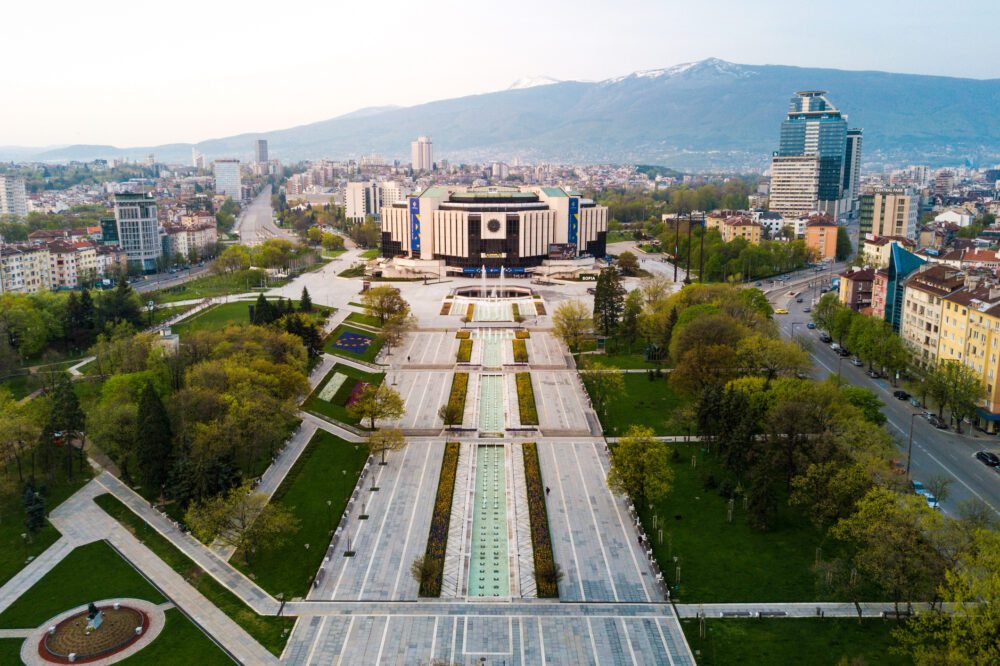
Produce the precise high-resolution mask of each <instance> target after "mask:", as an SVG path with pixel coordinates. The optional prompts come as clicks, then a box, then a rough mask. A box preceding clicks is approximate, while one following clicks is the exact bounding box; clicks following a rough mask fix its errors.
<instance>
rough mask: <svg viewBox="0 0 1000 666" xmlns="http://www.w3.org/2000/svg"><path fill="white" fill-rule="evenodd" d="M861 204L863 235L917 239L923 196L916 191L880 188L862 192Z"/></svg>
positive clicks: (860, 214) (860, 225)
mask: <svg viewBox="0 0 1000 666" xmlns="http://www.w3.org/2000/svg"><path fill="white" fill-rule="evenodd" d="M858 207H859V216H860V220H859V227H860V233H861V236H862V237H865V236H867V235H871V236H902V237H904V238H909V239H911V240H912V239H914V238H916V235H917V218H918V216H919V214H920V197H919V196H918V195H917V194H916V193H914V191H913V190H910V189H908V188H902V187H889V188H879V189H876V190H874V191H872V192H867V193H865V194H862V195H861V198H860V200H859V203H858Z"/></svg>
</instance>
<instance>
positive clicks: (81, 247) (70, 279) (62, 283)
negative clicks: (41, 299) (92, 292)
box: [48, 241, 100, 289]
mask: <svg viewBox="0 0 1000 666" xmlns="http://www.w3.org/2000/svg"><path fill="white" fill-rule="evenodd" d="M48 249H49V278H50V280H51V288H52V289H76V288H77V287H79V286H81V283H92V282H93V281H94V280H96V279H97V278H98V276H99V275H100V271H99V270H98V267H97V245H96V244H95V243H91V242H87V241H76V242H73V241H52V242H51V243H49V244H48Z"/></svg>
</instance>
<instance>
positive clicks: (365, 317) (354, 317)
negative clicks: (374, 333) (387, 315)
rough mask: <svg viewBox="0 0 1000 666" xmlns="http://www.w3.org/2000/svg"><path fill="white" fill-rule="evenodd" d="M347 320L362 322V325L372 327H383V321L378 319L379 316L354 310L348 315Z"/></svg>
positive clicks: (356, 322)
mask: <svg viewBox="0 0 1000 666" xmlns="http://www.w3.org/2000/svg"><path fill="white" fill-rule="evenodd" d="M347 321H349V322H353V323H355V324H360V325H362V326H371V327H372V328H382V322H380V321H379V320H378V317H376V316H374V315H370V314H362V313H360V312H352V313H351V314H349V315H347Z"/></svg>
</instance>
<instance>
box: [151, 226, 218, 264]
mask: <svg viewBox="0 0 1000 666" xmlns="http://www.w3.org/2000/svg"><path fill="white" fill-rule="evenodd" d="M163 231H164V232H165V233H166V235H167V242H168V248H169V252H170V256H171V257H172V258H173V260H177V259H182V260H183V259H188V258H191V257H196V256H199V257H200V256H204V255H205V254H206V252H211V251H214V250H215V245H216V243H218V241H219V237H218V232H217V231H216V228H215V220H214V219H213V220H212V221H211V222H201V223H189V224H175V223H170V222H168V223H166V224H164V225H163Z"/></svg>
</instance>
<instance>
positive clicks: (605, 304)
mask: <svg viewBox="0 0 1000 666" xmlns="http://www.w3.org/2000/svg"><path fill="white" fill-rule="evenodd" d="M624 309H625V288H624V287H623V286H622V281H621V277H620V276H619V275H618V272H617V271H615V270H614V269H612V268H605V269H604V270H602V271H601V272H600V274H599V275H598V276H597V285H596V287H595V289H594V325H595V326H596V327H597V330H599V331H600V332H601V334H602V335H605V336H611V335H613V334H614V332H615V331H616V330H617V329H618V322H619V320H620V319H621V317H622V312H623V310H624Z"/></svg>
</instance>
